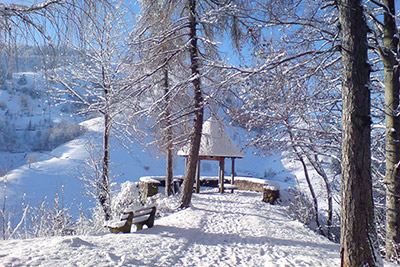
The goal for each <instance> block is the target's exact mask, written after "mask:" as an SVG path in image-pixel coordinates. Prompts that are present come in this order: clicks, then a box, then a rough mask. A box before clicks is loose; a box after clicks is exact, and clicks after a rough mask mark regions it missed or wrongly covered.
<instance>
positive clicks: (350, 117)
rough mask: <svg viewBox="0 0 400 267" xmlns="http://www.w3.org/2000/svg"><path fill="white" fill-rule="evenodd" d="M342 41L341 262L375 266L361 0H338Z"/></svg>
mask: <svg viewBox="0 0 400 267" xmlns="http://www.w3.org/2000/svg"><path fill="white" fill-rule="evenodd" d="M337 4H338V8H339V22H340V26H341V41H342V44H341V45H342V64H343V67H342V68H343V69H342V80H343V86H342V101H343V104H342V105H343V111H342V112H343V113H342V204H341V238H340V245H341V247H340V253H341V266H346V267H350V266H351V267H360V266H370V267H371V266H378V265H379V255H378V254H377V253H376V247H377V237H376V229H375V224H374V210H373V199H372V179H371V151H370V142H371V140H370V139H371V137H370V133H371V118H370V91H369V74H370V66H369V64H368V55H367V25H366V22H365V18H364V12H363V8H362V6H361V0H341V1H337Z"/></svg>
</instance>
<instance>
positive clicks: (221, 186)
mask: <svg viewBox="0 0 400 267" xmlns="http://www.w3.org/2000/svg"><path fill="white" fill-rule="evenodd" d="M224 169H225V158H222V159H221V160H220V161H219V192H220V193H221V194H223V193H224V177H225V173H224Z"/></svg>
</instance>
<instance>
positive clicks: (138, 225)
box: [135, 223, 144, 231]
mask: <svg viewBox="0 0 400 267" xmlns="http://www.w3.org/2000/svg"><path fill="white" fill-rule="evenodd" d="M143 224H144V223H135V225H136V231H140V230H143Z"/></svg>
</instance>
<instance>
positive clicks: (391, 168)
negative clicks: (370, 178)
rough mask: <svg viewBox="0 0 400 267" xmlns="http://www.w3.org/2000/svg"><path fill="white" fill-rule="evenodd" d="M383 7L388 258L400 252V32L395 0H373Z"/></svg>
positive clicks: (381, 49) (382, 48)
mask: <svg viewBox="0 0 400 267" xmlns="http://www.w3.org/2000/svg"><path fill="white" fill-rule="evenodd" d="M372 2H374V3H376V4H378V5H379V6H381V7H382V8H383V12H384V13H383V26H382V27H383V45H382V46H378V52H379V54H380V56H381V59H382V62H383V68H384V79H385V124H386V125H385V128H386V142H385V143H386V149H385V150H386V157H385V158H386V173H385V179H384V183H385V186H386V258H387V259H388V260H391V259H393V258H397V257H398V255H399V253H400V167H399V164H400V114H399V93H400V92H399V91H400V82H399V60H398V59H399V49H398V45H399V33H398V30H397V27H396V14H395V11H396V8H395V1H394V0H384V1H383V3H380V2H378V1H372Z"/></svg>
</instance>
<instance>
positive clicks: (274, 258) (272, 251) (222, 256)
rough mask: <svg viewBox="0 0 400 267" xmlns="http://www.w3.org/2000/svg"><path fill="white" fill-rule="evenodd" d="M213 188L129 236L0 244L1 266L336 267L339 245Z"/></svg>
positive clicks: (250, 200) (272, 209)
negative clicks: (179, 209)
mask: <svg viewBox="0 0 400 267" xmlns="http://www.w3.org/2000/svg"><path fill="white" fill-rule="evenodd" d="M261 199H262V195H261V193H258V192H246V191H240V190H237V191H235V193H232V194H219V193H217V192H216V190H215V189H213V190H212V191H210V190H209V191H204V192H203V193H201V194H194V196H193V201H192V206H191V207H190V208H188V209H186V210H181V211H179V212H176V213H173V214H171V215H169V216H166V217H162V218H159V219H157V220H156V221H155V225H154V227H153V228H149V229H144V230H142V231H139V232H135V233H131V234H111V233H105V234H99V235H92V236H89V235H87V236H83V235H82V236H67V237H51V238H37V239H29V240H9V241H0V246H1V248H2V250H1V252H0V254H1V255H0V265H1V266H339V265H340V257H339V245H338V244H335V243H332V242H330V241H329V240H327V239H326V238H324V237H322V236H319V235H317V234H316V233H314V232H312V231H311V230H309V229H307V228H306V227H305V226H304V225H303V224H301V223H300V222H297V221H293V220H292V219H290V218H289V217H288V215H287V210H286V207H284V206H278V205H276V206H273V205H270V204H267V203H264V202H262V201H261Z"/></svg>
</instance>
